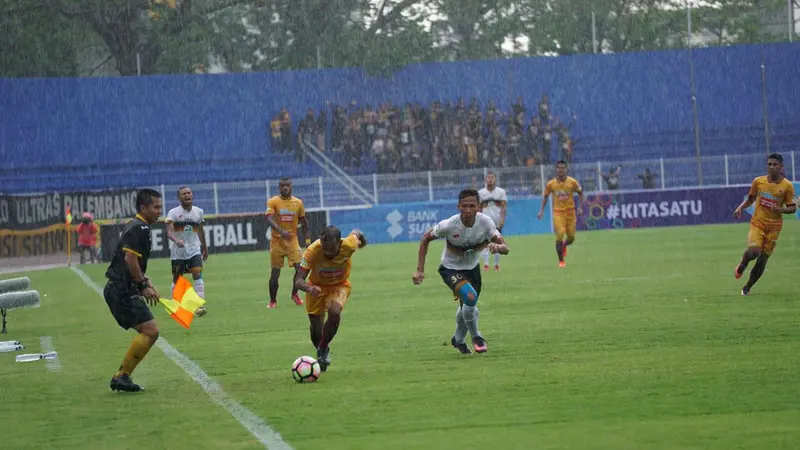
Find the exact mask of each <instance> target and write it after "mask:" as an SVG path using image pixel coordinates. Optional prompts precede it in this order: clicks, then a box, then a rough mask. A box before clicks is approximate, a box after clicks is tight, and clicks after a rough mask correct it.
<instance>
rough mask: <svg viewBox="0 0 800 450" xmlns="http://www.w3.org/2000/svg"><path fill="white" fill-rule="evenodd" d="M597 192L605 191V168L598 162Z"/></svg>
mask: <svg viewBox="0 0 800 450" xmlns="http://www.w3.org/2000/svg"><path fill="white" fill-rule="evenodd" d="M597 190H598V191H602V190H603V166H602V165H601V164H600V161H597ZM542 192H544V191H542Z"/></svg>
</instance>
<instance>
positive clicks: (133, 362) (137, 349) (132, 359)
mask: <svg viewBox="0 0 800 450" xmlns="http://www.w3.org/2000/svg"><path fill="white" fill-rule="evenodd" d="M152 346H153V343H152V342H150V338H149V337H147V335H144V334H141V333H139V334H137V335H136V337H135V338H133V342H131V346H130V347H129V348H128V353H126V354H125V359H123V360H122V365H121V366H119V371H117V373H116V375H115V376H120V375H122V374H128V375H130V374H131V373H133V370H134V369H136V366H137V365H138V364H139V363H140V362H141V361H142V360H143V359H144V357H145V356H146V355H147V352H149V351H150V348H151V347H152Z"/></svg>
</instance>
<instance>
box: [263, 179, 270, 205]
mask: <svg viewBox="0 0 800 450" xmlns="http://www.w3.org/2000/svg"><path fill="white" fill-rule="evenodd" d="M264 184H266V185H267V200H269V198H270V195H269V180H266V181H264Z"/></svg>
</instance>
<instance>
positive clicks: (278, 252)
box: [267, 178, 311, 308]
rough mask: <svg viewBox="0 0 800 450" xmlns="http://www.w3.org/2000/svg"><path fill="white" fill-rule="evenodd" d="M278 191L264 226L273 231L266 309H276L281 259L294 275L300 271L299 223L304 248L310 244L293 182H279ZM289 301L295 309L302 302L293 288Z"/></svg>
mask: <svg viewBox="0 0 800 450" xmlns="http://www.w3.org/2000/svg"><path fill="white" fill-rule="evenodd" d="M278 188H279V189H280V195H276V196H274V197H272V198H271V199H269V200H268V201H267V224H269V226H270V228H272V239H271V240H270V243H269V255H270V260H271V263H272V273H271V274H270V277H269V305H267V307H268V308H275V307H277V306H278V279H279V278H280V276H281V269H282V268H283V264H284V258H285V259H288V260H289V265H290V266H293V267H294V271H295V275H297V271H298V270H299V269H300V243H299V241H298V237H297V224H298V222H299V223H300V224H301V225H302V226H303V233H304V234H305V236H306V246H308V245H309V244H310V243H311V239H310V238H309V237H308V221H307V220H306V213H305V209H304V208H303V201H302V200H300V199H299V198H297V197H293V196H292V180H291V179H289V178H281V179H280V182H279V183H278ZM276 216H277V222H276V219H275V217H276ZM291 298H292V301H294V303H295V304H296V305H302V304H303V300H301V299H300V297H299V296H298V295H297V287H294V285H293V287H292V297H291Z"/></svg>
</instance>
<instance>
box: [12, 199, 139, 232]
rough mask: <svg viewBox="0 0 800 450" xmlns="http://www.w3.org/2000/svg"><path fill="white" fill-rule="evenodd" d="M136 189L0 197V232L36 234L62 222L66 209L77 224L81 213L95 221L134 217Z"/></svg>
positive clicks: (64, 218)
mask: <svg viewBox="0 0 800 450" xmlns="http://www.w3.org/2000/svg"><path fill="white" fill-rule="evenodd" d="M138 192H139V191H138V189H117V190H110V191H96V192H92V191H86V192H67V193H58V192H53V193H47V194H36V195H0V230H17V231H19V230H37V229H42V228H47V227H49V226H52V225H56V224H63V223H65V220H66V207H67V206H68V205H69V206H70V209H71V211H72V216H73V219H74V220H75V221H78V219H79V218H80V215H81V213H84V212H91V213H92V214H93V215H94V218H95V220H107V219H118V220H119V219H126V218H131V217H133V216H135V215H136V194H137V193H138Z"/></svg>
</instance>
